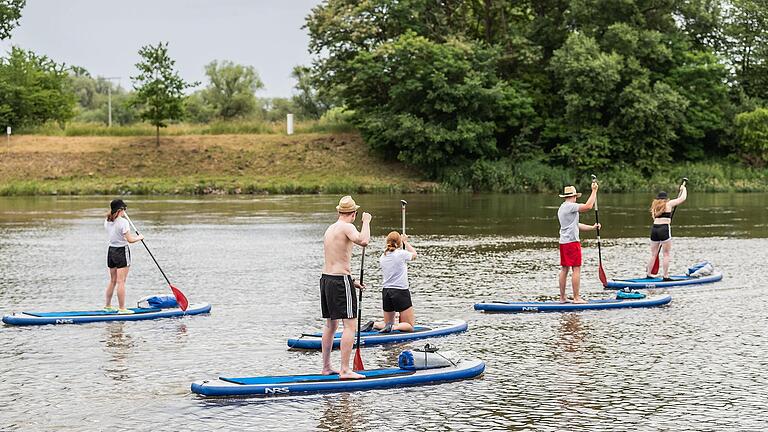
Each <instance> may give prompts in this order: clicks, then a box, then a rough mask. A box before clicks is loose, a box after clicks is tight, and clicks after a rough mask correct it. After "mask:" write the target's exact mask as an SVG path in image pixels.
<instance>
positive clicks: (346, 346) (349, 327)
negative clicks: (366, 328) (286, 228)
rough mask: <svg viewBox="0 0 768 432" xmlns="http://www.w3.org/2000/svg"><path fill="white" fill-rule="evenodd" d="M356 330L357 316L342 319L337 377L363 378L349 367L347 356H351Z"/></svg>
mask: <svg viewBox="0 0 768 432" xmlns="http://www.w3.org/2000/svg"><path fill="white" fill-rule="evenodd" d="M356 331H357V318H350V319H344V331H343V332H342V333H341V369H339V378H365V376H363V375H360V374H359V373H356V372H354V371H353V370H352V368H350V367H349V358H350V357H351V356H352V344H353V343H354V341H355V332H356Z"/></svg>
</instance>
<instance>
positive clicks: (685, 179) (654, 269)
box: [651, 177, 688, 275]
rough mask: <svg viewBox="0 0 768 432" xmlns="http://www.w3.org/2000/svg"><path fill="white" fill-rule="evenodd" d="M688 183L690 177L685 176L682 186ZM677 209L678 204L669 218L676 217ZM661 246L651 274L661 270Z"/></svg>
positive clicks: (678, 194) (678, 193)
mask: <svg viewBox="0 0 768 432" xmlns="http://www.w3.org/2000/svg"><path fill="white" fill-rule="evenodd" d="M686 183H688V177H683V182H682V183H680V187H683V186H685V184H686ZM677 196H680V189H678V192H677ZM676 211H677V206H675V208H673V209H672V214H671V215H670V216H669V220H670V221H672V218H673V217H675V212H676ZM661 247H662V245H659V251H658V253H656V261H655V262H654V263H653V267H651V274H652V275H654V274H656V273H658V271H659V255H661Z"/></svg>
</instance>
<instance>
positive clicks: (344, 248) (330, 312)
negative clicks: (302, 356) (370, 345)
mask: <svg viewBox="0 0 768 432" xmlns="http://www.w3.org/2000/svg"><path fill="white" fill-rule="evenodd" d="M359 208H360V206H359V205H357V204H355V200H353V199H352V197H351V196H345V197H343V198H341V200H340V201H339V205H338V206H336V211H338V213H339V220H337V221H336V223H334V224H333V225H331V226H329V227H328V229H327V230H325V236H324V237H323V253H324V255H325V265H323V275H322V276H321V277H320V303H321V307H322V311H323V318H325V319H326V321H325V328H323V342H322V347H323V375H331V374H336V373H338V374H339V377H340V378H364V376H363V375H360V374H358V373H355V372H354V371H353V370H352V369H351V368H350V367H349V358H350V357H351V354H352V343H353V342H354V339H355V330H356V328H357V327H356V325H357V323H356V322H355V320H356V318H357V295H356V293H355V288H359V289H364V288H365V286H364V285H360V283H359V282H357V281H355V280H354V279H353V278H352V268H351V265H350V261H351V259H352V245H353V244H356V245H359V246H363V247H365V246H367V245H368V242H369V241H370V240H371V215H370V214H368V213H363V229H362V231H360V232H357V228H355V226H354V225H353V223H354V222H355V218H356V217H357V209H359ZM340 319H341V320H343V321H344V331H343V333H342V335H341V369H340V370H339V371H338V372H337V371H335V370H333V368H331V350H332V349H333V336H334V334H335V333H336V328H337V327H338V325H339V320H340Z"/></svg>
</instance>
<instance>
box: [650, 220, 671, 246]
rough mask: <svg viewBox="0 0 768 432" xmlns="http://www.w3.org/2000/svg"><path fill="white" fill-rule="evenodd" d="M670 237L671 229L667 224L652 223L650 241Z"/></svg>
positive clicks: (668, 238)
mask: <svg viewBox="0 0 768 432" xmlns="http://www.w3.org/2000/svg"><path fill="white" fill-rule="evenodd" d="M671 238H672V229H671V228H670V227H669V224H660V225H656V224H653V227H651V241H655V242H662V243H663V242H665V241H668V240H670V239H671Z"/></svg>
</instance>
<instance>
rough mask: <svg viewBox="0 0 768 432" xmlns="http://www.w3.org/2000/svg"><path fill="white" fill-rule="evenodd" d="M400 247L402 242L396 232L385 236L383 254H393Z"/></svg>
mask: <svg viewBox="0 0 768 432" xmlns="http://www.w3.org/2000/svg"><path fill="white" fill-rule="evenodd" d="M402 246H403V241H402V239H401V238H400V233H399V232H397V231H392V232H391V233H389V234H387V246H386V248H385V249H384V254H386V253H387V252H394V251H396V250H398V249H400V248H401V247H402Z"/></svg>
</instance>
